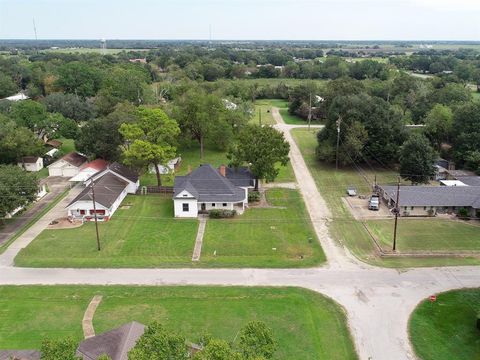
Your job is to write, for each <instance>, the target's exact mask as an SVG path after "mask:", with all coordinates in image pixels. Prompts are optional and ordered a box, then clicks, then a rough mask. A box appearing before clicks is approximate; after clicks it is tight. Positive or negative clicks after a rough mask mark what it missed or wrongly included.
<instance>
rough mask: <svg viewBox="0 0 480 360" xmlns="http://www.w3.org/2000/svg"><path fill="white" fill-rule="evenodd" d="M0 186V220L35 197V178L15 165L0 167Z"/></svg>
mask: <svg viewBox="0 0 480 360" xmlns="http://www.w3.org/2000/svg"><path fill="white" fill-rule="evenodd" d="M0 184H1V187H0V218H4V217H5V215H6V214H8V213H10V212H12V211H13V210H15V209H16V208H18V207H20V206H25V205H27V204H28V203H29V202H32V201H34V200H35V199H36V197H37V192H38V183H37V178H36V177H35V175H34V174H32V173H29V172H27V171H25V170H22V169H21V168H20V167H18V166H16V165H0Z"/></svg>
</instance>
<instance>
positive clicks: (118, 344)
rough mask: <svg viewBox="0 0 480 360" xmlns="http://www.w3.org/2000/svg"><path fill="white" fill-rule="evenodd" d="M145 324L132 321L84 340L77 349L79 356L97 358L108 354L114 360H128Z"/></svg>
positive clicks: (86, 359) (84, 359)
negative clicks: (129, 353)
mask: <svg viewBox="0 0 480 360" xmlns="http://www.w3.org/2000/svg"><path fill="white" fill-rule="evenodd" d="M144 331H145V325H143V324H140V323H139V322H136V321H132V322H130V323H128V324H125V325H122V326H120V327H119V328H116V329H113V330H110V331H107V332H105V333H103V334H99V335H96V336H94V337H91V338H88V339H85V340H83V341H82V342H81V343H80V345H79V346H78V349H77V354H76V355H77V356H79V357H80V358H81V359H83V360H96V359H97V358H98V357H99V356H100V355H103V354H107V355H108V356H109V357H110V358H111V359H112V360H127V358H128V352H129V351H130V350H131V349H132V348H133V347H134V346H135V344H136V343H137V340H138V339H139V338H140V336H142V335H143V333H144Z"/></svg>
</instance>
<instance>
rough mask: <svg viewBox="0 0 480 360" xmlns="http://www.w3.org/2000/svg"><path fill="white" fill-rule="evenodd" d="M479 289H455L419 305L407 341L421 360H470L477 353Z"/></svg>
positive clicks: (476, 355)
mask: <svg viewBox="0 0 480 360" xmlns="http://www.w3.org/2000/svg"><path fill="white" fill-rule="evenodd" d="M479 312H480V290H479V289H471V290H466V289H464V290H455V291H449V292H445V293H442V294H439V295H437V301H436V302H433V303H432V302H430V301H429V300H428V299H426V300H424V301H423V302H421V303H420V304H419V305H418V307H417V308H416V309H415V311H414V312H413V314H412V316H411V318H410V323H409V330H410V339H411V342H412V344H413V348H414V349H415V352H416V353H417V355H418V356H419V357H420V358H421V359H423V360H450V359H455V360H471V359H478V355H479V354H480V339H479V337H478V332H479V330H478V329H477V327H476V321H477V315H478V314H479Z"/></svg>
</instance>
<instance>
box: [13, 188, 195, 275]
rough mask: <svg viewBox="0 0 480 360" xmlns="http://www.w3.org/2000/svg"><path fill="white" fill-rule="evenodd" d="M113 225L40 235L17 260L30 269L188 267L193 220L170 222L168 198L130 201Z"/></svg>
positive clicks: (56, 231)
mask: <svg viewBox="0 0 480 360" xmlns="http://www.w3.org/2000/svg"><path fill="white" fill-rule="evenodd" d="M127 204H129V205H131V207H130V208H129V209H123V208H119V209H118V210H117V212H116V213H115V215H114V216H113V218H112V220H110V221H109V222H106V223H99V232H100V241H101V245H102V250H101V251H97V250H96V238H95V225H94V223H93V222H90V223H86V224H84V225H82V226H81V227H78V228H73V229H51V230H44V231H43V232H42V233H41V234H40V235H39V236H38V237H37V238H36V239H35V240H34V241H33V242H32V243H31V244H30V245H29V246H27V247H26V248H25V249H22V250H21V251H20V253H19V254H18V255H17V257H16V258H15V264H16V265H17V266H32V267H104V268H107V267H169V266H170V267H171V266H183V265H191V261H190V260H191V256H192V251H193V245H194V243H195V236H196V232H197V226H198V224H197V220H186V219H182V220H180V219H174V218H173V202H172V200H171V198H170V197H167V198H165V197H162V196H158V195H150V196H128V197H127V198H126V199H125V200H124V202H123V203H122V205H127Z"/></svg>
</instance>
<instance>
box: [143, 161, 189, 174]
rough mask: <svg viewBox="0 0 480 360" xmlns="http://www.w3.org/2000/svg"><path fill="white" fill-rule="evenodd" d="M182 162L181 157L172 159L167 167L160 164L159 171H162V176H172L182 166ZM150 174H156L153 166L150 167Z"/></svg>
mask: <svg viewBox="0 0 480 360" xmlns="http://www.w3.org/2000/svg"><path fill="white" fill-rule="evenodd" d="M181 161H182V158H181V157H177V158H175V159H172V160H170V161H169V162H168V164H167V166H163V165H160V164H158V165H157V167H158V170H159V171H160V174H162V175H165V174H171V173H173V172H174V171H175V170H176V169H177V167H178V166H179V165H180V162H181ZM148 172H149V173H150V174H155V173H156V171H155V166H154V165H153V164H152V165H150V166H149V167H148Z"/></svg>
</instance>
